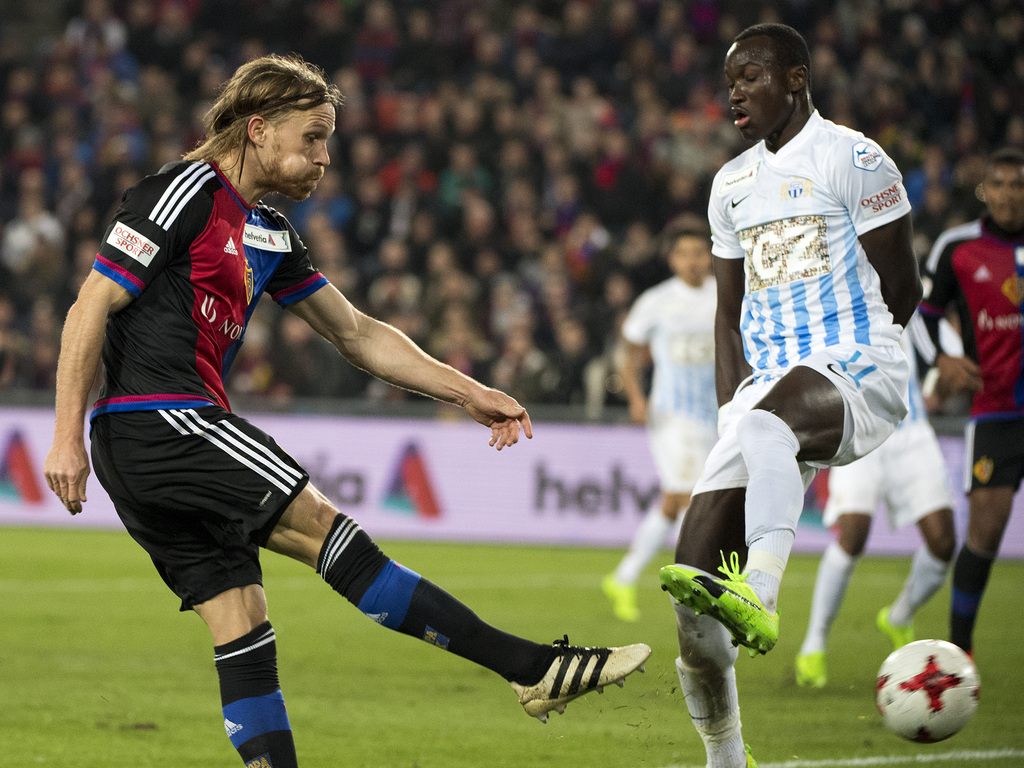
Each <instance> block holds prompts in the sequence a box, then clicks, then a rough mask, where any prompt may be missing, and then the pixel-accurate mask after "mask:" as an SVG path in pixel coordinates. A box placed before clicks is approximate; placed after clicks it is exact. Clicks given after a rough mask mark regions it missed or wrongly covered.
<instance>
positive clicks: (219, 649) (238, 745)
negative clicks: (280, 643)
mask: <svg viewBox="0 0 1024 768" xmlns="http://www.w3.org/2000/svg"><path fill="white" fill-rule="evenodd" d="M213 652H214V663H215V664H216V665H217V675H218V677H219V678H220V700H221V706H222V707H223V710H224V729H225V730H226V731H227V734H228V738H229V739H231V743H232V744H233V745H234V747H235V749H237V750H238V754H239V755H241V757H242V761H243V762H244V763H245V764H246V766H247V767H248V768H268V767H269V768H298V765H299V763H298V759H297V758H296V756H295V743H294V741H293V740H292V730H291V725H290V724H289V722H288V712H287V711H286V710H285V706H284V696H283V695H282V694H281V686H280V685H279V684H278V679H277V644H276V642H275V639H274V629H273V627H271V626H270V622H269V621H267V622H264V623H262V624H260V625H259V626H258V627H256V628H255V629H254V630H252V631H251V632H249V633H248V634H246V635H243V636H242V637H240V638H238V639H237V640H232V641H231V642H230V643H225V644H224V645H218V646H216V647H214V649H213Z"/></svg>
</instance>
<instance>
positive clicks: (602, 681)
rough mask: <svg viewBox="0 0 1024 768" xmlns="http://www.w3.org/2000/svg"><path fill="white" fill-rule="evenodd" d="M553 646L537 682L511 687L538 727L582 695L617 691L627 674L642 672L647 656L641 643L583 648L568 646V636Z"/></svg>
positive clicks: (645, 647)
mask: <svg viewBox="0 0 1024 768" xmlns="http://www.w3.org/2000/svg"><path fill="white" fill-rule="evenodd" d="M553 645H554V647H555V650H556V652H557V654H558V655H557V656H555V660H554V661H552V662H551V666H550V667H549V668H548V671H547V673H546V674H545V675H544V677H542V678H541V679H540V682H538V683H535V684H534V685H520V684H519V683H512V690H514V691H515V692H516V693H517V694H518V695H519V703H520V704H522V705H523V709H525V710H526V714H528V715H530V716H531V717H536V718H537V719H538V720H540V721H541V722H542V723H546V722H547V721H548V712H550V711H551V710H555V711H556V712H557V713H558V714H562V713H563V712H565V705H566V704H568V703H569V702H570V701H572V700H573V699H576V698H579V697H580V696H582V695H583V694H585V693H590V692H591V691H597V692H598V693H602V692H603V691H604V687H605V686H606V685H609V684H611V683H614V684H615V685H617V686H619V687H620V688H621V687H622V681H623V679H624V678H625V677H626V675H628V674H629V673H630V672H633V671H635V670H637V669H639V670H640V671H641V672H643V671H644V662H645V661H647V657H648V656H650V655H651V649H650V646H647V645H644V644H643V643H635V644H633V645H624V646H622V647H621V648H583V647H580V646H576V645H569V637H568V635H566V636H564V637H563V639H561V640H555V642H554V643H553Z"/></svg>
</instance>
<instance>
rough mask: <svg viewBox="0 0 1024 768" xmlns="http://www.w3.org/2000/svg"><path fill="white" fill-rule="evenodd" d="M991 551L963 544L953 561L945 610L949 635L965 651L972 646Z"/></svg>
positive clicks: (989, 566)
mask: <svg viewBox="0 0 1024 768" xmlns="http://www.w3.org/2000/svg"><path fill="white" fill-rule="evenodd" d="M993 562H995V556H994V555H981V554H978V553H977V552H975V551H974V550H973V549H971V548H970V547H968V546H967V545H966V544H964V546H963V547H962V548H961V549H960V554H958V555H957V558H956V563H955V564H954V565H953V592H952V595H951V603H952V604H951V606H950V612H949V639H950V642H952V643H953V644H954V645H958V646H960V647H961V648H963V649H964V650H965V651H971V650H972V649H973V647H974V622H975V620H976V619H977V618H978V608H979V607H980V605H981V598H982V596H983V595H984V594H985V587H986V585H987V584H988V576H989V573H991V572H992V563H993Z"/></svg>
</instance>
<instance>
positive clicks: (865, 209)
mask: <svg viewBox="0 0 1024 768" xmlns="http://www.w3.org/2000/svg"><path fill="white" fill-rule="evenodd" d="M905 197H906V192H905V191H904V189H903V185H902V184H901V183H900V182H898V181H897V182H896V183H895V184H893V185H892V186H891V187H886V188H885V189H883V190H882V191H881V192H876V193H875V194H873V195H870V196H868V197H865V198H864V199H863V200H861V201H860V212H861V215H862V216H864V218H866V219H870V218H871V217H872V216H877V215H878V214H880V213H885V212H886V211H887V210H889V209H890V208H892V207H893V206H894V205H899V204H900V203H902V202H903V199H904V198H905Z"/></svg>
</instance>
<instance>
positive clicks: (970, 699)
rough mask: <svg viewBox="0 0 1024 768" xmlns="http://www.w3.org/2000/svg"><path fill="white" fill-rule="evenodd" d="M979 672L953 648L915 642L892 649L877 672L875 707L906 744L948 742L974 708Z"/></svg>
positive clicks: (938, 644) (963, 655) (975, 706)
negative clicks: (908, 741)
mask: <svg viewBox="0 0 1024 768" xmlns="http://www.w3.org/2000/svg"><path fill="white" fill-rule="evenodd" d="M979 688H980V680H979V678H978V670H977V668H976V667H975V666H974V662H973V661H971V657H970V656H968V655H967V654H966V653H964V651H962V650H961V649H960V648H958V647H957V646H955V645H953V644H952V643H947V642H946V641H944V640H918V641H916V642H913V643H908V644H907V645H904V646H903V647H902V648H897V649H896V650H895V651H893V652H892V653H891V654H889V656H888V658H886V660H885V661H884V662H882V666H881V668H880V669H879V670H878V679H877V681H876V683H875V704H877V706H878V711H879V712H880V713H881V715H882V721H883V722H884V723H885V724H886V726H887V727H888V728H889V730H891V731H892V732H893V733H895V734H897V735H899V736H902V737H903V738H905V739H909V740H910V741H918V742H923V743H931V742H935V741H942V740H943V739H948V738H949V737H950V736H952V735H953V734H954V733H956V732H957V731H959V730H960V729H961V728H963V727H964V726H965V725H966V724H967V721H968V720H970V719H971V715H973V714H974V710H976V709H977V708H978V691H979Z"/></svg>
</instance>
